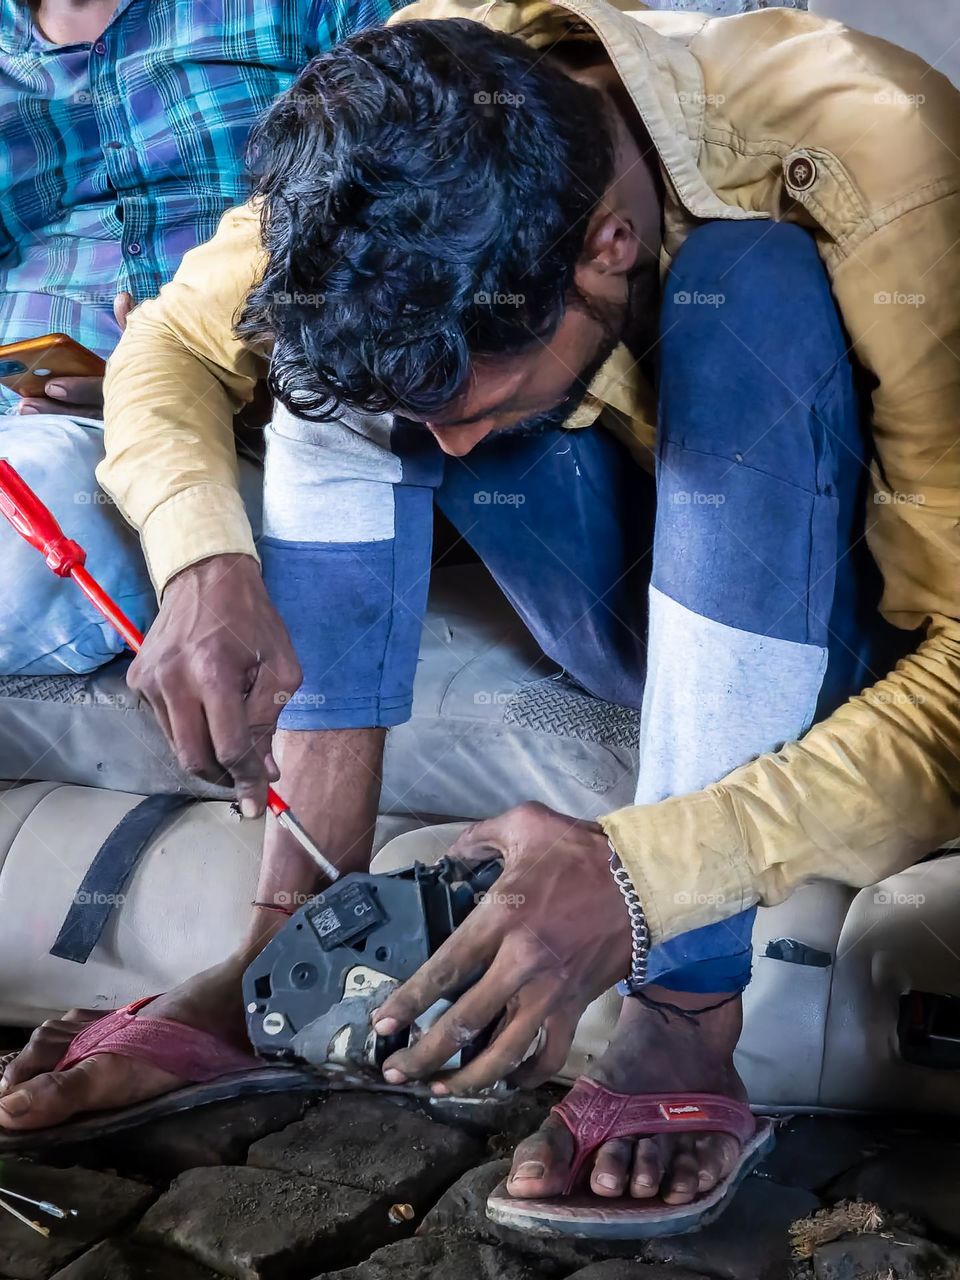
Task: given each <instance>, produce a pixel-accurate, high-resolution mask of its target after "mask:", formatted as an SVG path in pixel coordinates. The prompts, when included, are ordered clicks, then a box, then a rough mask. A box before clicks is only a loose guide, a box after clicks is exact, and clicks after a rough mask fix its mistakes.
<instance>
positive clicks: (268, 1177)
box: [138, 1166, 391, 1280]
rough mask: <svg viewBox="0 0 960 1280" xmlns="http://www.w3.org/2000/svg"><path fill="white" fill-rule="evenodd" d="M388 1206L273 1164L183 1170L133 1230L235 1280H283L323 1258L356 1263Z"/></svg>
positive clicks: (376, 1238) (385, 1233) (384, 1223)
mask: <svg viewBox="0 0 960 1280" xmlns="http://www.w3.org/2000/svg"><path fill="white" fill-rule="evenodd" d="M390 1229H391V1228H390V1223H389V1220H388V1218H387V1214H386V1209H385V1208H384V1206H383V1204H382V1202H381V1201H380V1200H378V1199H377V1198H376V1197H374V1196H371V1195H369V1194H367V1193H366V1192H363V1191H357V1190H356V1189H354V1188H353V1187H342V1186H337V1185H336V1184H334V1183H328V1182H319V1181H311V1180H309V1179H307V1178H297V1177H291V1176H290V1175H288V1174H283V1173H277V1172H275V1171H274V1170H272V1169H248V1168H244V1167H240V1168H236V1167H232V1166H224V1167H223V1168H219V1169H193V1170H191V1172H189V1173H185V1174H182V1175H181V1176H180V1177H179V1178H177V1179H176V1181H175V1182H174V1183H173V1185H172V1186H171V1187H170V1190H169V1191H168V1192H167V1193H166V1194H165V1195H164V1196H162V1197H161V1198H160V1199H159V1200H158V1201H157V1203H156V1204H155V1205H154V1206H153V1208H152V1209H150V1211H149V1212H148V1213H147V1215H146V1216H145V1218H144V1219H143V1221H142V1222H141V1224H140V1227H139V1229H138V1236H140V1237H141V1238H142V1239H144V1240H156V1241H159V1242H160V1243H161V1244H163V1245H166V1246H168V1247H170V1248H173V1249H182V1250H183V1252H184V1253H186V1254H188V1255H189V1256H190V1257H191V1258H194V1259H195V1260H196V1261H197V1262H200V1263H203V1264H204V1265H205V1266H208V1267H212V1268H213V1270H215V1271H219V1272H220V1273H221V1274H222V1275H226V1276H235V1277H236V1280H287V1278H288V1277H290V1276H297V1275H304V1274H309V1270H310V1269H314V1268H316V1266H318V1265H319V1264H320V1263H321V1262H326V1261H327V1260H333V1261H335V1262H336V1263H337V1265H342V1264H344V1263H348V1262H356V1261H358V1260H359V1259H360V1258H362V1257H363V1256H364V1255H365V1254H366V1253H368V1252H369V1251H370V1250H371V1249H373V1248H374V1247H375V1246H376V1245H377V1244H378V1243H381V1242H383V1241H384V1240H385V1239H388V1238H389V1233H390Z"/></svg>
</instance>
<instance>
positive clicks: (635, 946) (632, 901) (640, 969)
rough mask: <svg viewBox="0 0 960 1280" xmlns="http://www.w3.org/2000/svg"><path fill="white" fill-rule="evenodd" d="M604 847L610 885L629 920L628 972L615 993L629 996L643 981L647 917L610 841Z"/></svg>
mask: <svg viewBox="0 0 960 1280" xmlns="http://www.w3.org/2000/svg"><path fill="white" fill-rule="evenodd" d="M607 844H608V845H609V846H610V872H611V874H612V876H613V879H614V883H615V884H616V886H617V888H618V889H619V890H620V892H621V893H622V894H623V900H624V902H625V903H626V905H627V915H628V916H629V917H630V937H631V949H630V973H629V974H628V975H627V977H626V978H624V979H623V981H622V982H618V983H617V991H618V992H619V994H620V995H622V996H633V995H636V994H637V992H638V991H639V990H640V988H641V987H643V986H645V985H646V982H647V961H648V959H649V957H650V930H649V929H648V928H647V917H646V915H645V914H644V910H643V903H642V902H641V901H640V895H639V894H638V893H637V891H636V889H635V888H634V887H633V881H632V880H631V879H630V875H629V873H628V872H627V870H626V869H625V867H624V866H623V864H622V863H621V861H620V855H619V853H617V851H616V849H615V848H614V847H613V841H612V840H608V841H607Z"/></svg>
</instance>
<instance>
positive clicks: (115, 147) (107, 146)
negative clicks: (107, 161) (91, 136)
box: [103, 142, 123, 151]
mask: <svg viewBox="0 0 960 1280" xmlns="http://www.w3.org/2000/svg"><path fill="white" fill-rule="evenodd" d="M103 146H104V150H105V151H119V150H120V148H121V147H122V146H123V143H122V142H105V143H104V144H103Z"/></svg>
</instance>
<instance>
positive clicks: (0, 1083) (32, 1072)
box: [0, 1009, 103, 1094]
mask: <svg viewBox="0 0 960 1280" xmlns="http://www.w3.org/2000/svg"><path fill="white" fill-rule="evenodd" d="M102 1017H103V1014H102V1013H97V1012H96V1011H94V1010H92V1009H71V1010H70V1012H69V1013H66V1014H64V1016H63V1017H62V1018H51V1019H50V1020H49V1021H47V1022H44V1023H43V1024H42V1025H41V1026H39V1027H37V1029H36V1031H34V1033H33V1035H32V1036H31V1037H30V1039H29V1040H28V1041H27V1044H26V1045H25V1046H24V1048H23V1049H22V1050H21V1051H20V1053H18V1054H17V1056H16V1057H15V1058H14V1059H13V1061H12V1062H10V1063H9V1064H8V1066H7V1068H6V1070H5V1071H4V1073H3V1078H2V1080H0V1094H4V1093H7V1092H8V1091H9V1090H10V1089H13V1088H14V1087H15V1086H16V1085H18V1084H23V1083H24V1081H26V1080H32V1079H33V1078H34V1076H38V1075H42V1074H43V1073H44V1072H47V1071H52V1070H53V1069H54V1067H55V1066H56V1065H57V1063H58V1062H59V1061H60V1059H61V1058H62V1057H63V1055H64V1054H65V1053H66V1052H67V1050H68V1049H69V1048H70V1045H71V1044H72V1042H73V1040H74V1039H75V1038H76V1036H77V1035H79V1033H80V1032H81V1031H82V1030H83V1029H84V1027H86V1026H89V1024H90V1023H91V1022H95V1021H96V1020H97V1019H98V1018H102Z"/></svg>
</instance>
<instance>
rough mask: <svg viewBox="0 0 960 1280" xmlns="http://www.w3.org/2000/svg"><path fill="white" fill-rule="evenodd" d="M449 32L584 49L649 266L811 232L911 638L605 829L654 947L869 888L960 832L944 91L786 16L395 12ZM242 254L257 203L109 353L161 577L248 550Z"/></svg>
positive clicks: (951, 106) (460, 8)
mask: <svg viewBox="0 0 960 1280" xmlns="http://www.w3.org/2000/svg"><path fill="white" fill-rule="evenodd" d="M452 16H464V17H468V18H472V19H475V20H476V21H478V22H483V23H487V24H489V25H491V26H495V27H497V28H499V29H501V30H504V31H508V32H513V33H516V34H517V35H518V36H521V37H522V38H523V39H525V40H528V41H530V42H531V43H532V44H534V45H536V46H538V47H544V46H546V45H547V44H549V43H551V42H552V41H554V40H555V39H557V38H558V37H561V36H562V37H564V38H579V39H600V40H601V41H602V42H603V44H604V45H605V46H606V49H607V51H608V53H609V55H610V57H611V59H612V60H613V63H614V65H615V66H616V68H617V69H618V71H619V73H620V74H621V76H622V77H623V80H624V82H625V84H626V86H627V88H628V90H629V92H630V94H631V96H632V99H633V101H634V103H635V104H636V107H637V109H638V111H639V112H640V115H641V116H642V118H643V121H644V124H645V125H646V128H647V130H648V132H649V134H650V136H651V138H652V139H653V142H654V144H655V146H656V148H657V151H658V152H659V156H660V163H661V166H662V171H663V176H664V179H665V186H666V210H665V245H664V265H665V266H666V265H667V264H668V263H669V261H670V259H671V257H672V255H673V254H675V253H676V251H677V248H678V247H679V245H680V244H681V243H682V241H683V239H684V237H685V236H686V235H687V234H688V233H689V232H690V230H691V229H692V228H693V227H695V226H696V225H698V223H700V222H701V221H702V220H703V219H739V218H767V219H770V218H775V219H781V220H788V221H792V222H797V223H800V224H801V225H803V226H805V227H807V228H809V229H810V231H811V232H812V233H813V235H814V236H815V237H816V241H817V244H818V246H819V250H820V253H821V256H822V259H823V262H824V264H825V266H826V269H827V271H828V272H829V275H830V278H831V281H832V284H833V289H834V293H835V296H836V299H837V302H838V305H839V307H840V310H841V312H842V315H843V319H844V322H845V325H846V329H847V332H848V333H849V336H850V342H851V344H852V347H853V349H854V351H855V353H856V357H857V359H858V360H859V362H860V364H861V365H862V366H863V367H864V368H865V369H866V371H867V372H868V374H869V375H870V376H871V378H872V380H873V383H874V387H873V437H874V441H875V445H876V461H875V464H874V466H873V471H872V476H873V493H872V494H871V498H870V502H869V508H868V526H869V533H868V537H869V541H870V545H871V547H872V549H873V553H874V555H875V556H876V558H877V560H878V562H879V564H880V566H881V569H882V571H883V574H884V580H885V593H884V597H883V605H882V608H883V612H884V614H885V616H886V617H887V618H888V619H889V620H890V621H891V622H892V623H894V624H895V625H897V626H898V627H902V628H907V629H916V632H917V648H916V651H915V653H914V654H913V655H912V656H911V657H909V658H907V659H906V660H904V661H903V662H901V663H900V665H899V666H898V667H897V669H896V671H895V672H893V673H892V674H891V675H890V676H888V678H886V679H884V680H882V681H881V682H880V683H879V684H877V685H875V686H874V687H873V688H870V689H867V690H865V691H864V692H863V694H862V695H860V696H859V697H856V698H854V699H853V700H852V701H850V702H849V703H848V704H846V705H845V706H844V707H842V708H841V709H840V710H839V711H837V712H836V713H835V714H834V715H832V716H831V717H830V718H829V719H828V720H826V721H824V722H822V723H821V724H819V725H817V726H816V727H815V728H813V729H812V730H810V732H809V733H808V734H807V735H806V736H805V737H804V738H803V739H802V740H801V741H799V742H797V743H793V744H790V745H788V746H786V747H784V748H783V749H782V750H781V751H779V752H777V753H775V754H771V755H766V756H762V757H761V758H759V759H757V760H754V761H752V762H751V763H749V764H747V765H745V766H743V767H742V768H740V769H737V770H736V771H735V772H733V773H731V774H730V775H729V776H728V777H726V778H724V779H723V780H722V781H720V782H718V783H717V784H716V785H714V786H711V787H708V788H706V789H705V790H704V791H700V792H697V793H695V794H691V795H685V796H680V797H677V798H674V799H670V800H667V801H664V802H663V803H661V804H657V805H650V806H642V807H634V808H629V809H622V810H620V811H618V812H617V813H612V814H610V815H608V816H607V817H606V818H605V819H604V826H605V828H606V830H607V832H608V834H609V835H610V836H611V838H612V840H613V842H614V844H615V845H616V847H617V849H618V850H619V851H620V854H621V856H622V858H623V861H624V863H625V864H626V866H627V867H628V869H629V871H630V872H631V874H632V876H633V879H634V882H635V884H636V886H637V888H638V890H639V892H640V894H641V896H642V898H643V900H644V903H645V905H646V909H647V913H648V917H649V921H650V924H651V928H652V932H653V935H654V937H655V938H657V939H662V938H665V937H668V936H672V935H674V934H676V933H679V932H682V931H683V930H685V929H689V928H692V927H695V926H698V925H701V924H704V923H706V922H707V921H709V920H710V919H712V918H714V917H716V916H717V915H721V914H732V913H733V912H736V911H738V910H740V909H741V908H742V907H743V906H746V905H748V904H751V903H754V902H756V901H762V902H765V903H773V902H777V901H779V900H781V899H782V898H783V897H785V896H786V895H787V894H788V893H789V892H790V890H791V889H792V888H793V887H794V886H796V885H797V884H798V883H800V882H801V881H803V880H806V879H808V878H810V877H814V876H822V877H829V878H832V879H837V880H842V881H845V882H847V883H848V884H851V885H866V884H870V883H872V882H874V881H876V880H878V879H881V878H882V877H883V876H885V875H887V874H889V873H890V872H892V871H894V870H897V869H900V868H902V867H904V866H906V865H908V864H909V863H911V862H912V861H915V860H916V859H917V858H918V857H919V856H921V855H924V854H926V853H927V852H928V851H929V850H931V849H932V848H934V847H936V846H937V844H938V843H939V842H941V841H943V840H944V839H947V838H951V837H954V836H956V835H958V834H960V805H958V799H960V323H958V321H960V195H958V187H960V98H958V96H957V95H956V94H955V93H954V91H953V90H952V89H951V87H950V85H949V84H948V83H947V82H946V81H945V80H944V79H943V78H942V77H941V76H939V75H938V74H937V73H936V72H934V71H932V70H931V69H930V68H928V67H927V66H926V64H924V63H923V62H921V61H920V60H919V59H917V58H915V57H913V56H912V55H910V54H907V53H905V52H903V51H902V50H899V49H897V48H895V47H893V46H891V45H888V44H885V43H884V42H882V41H878V40H875V39H873V38H870V37H868V36H864V35H860V34H857V33H854V32H851V31H848V30H846V29H845V28H843V27H841V26H838V25H836V24H834V23H828V22H823V21H821V20H818V19H816V18H814V17H811V16H809V15H807V14H804V13H800V12H796V11H794V10H789V9H769V10H765V11H761V12H757V13H751V14H745V15H743V16H741V17H734V18H720V19H712V20H711V19H707V18H705V17H703V16H701V15H689V14H675V13H659V12H647V11H645V10H641V11H637V12H629V13H628V12H623V11H621V10H620V9H618V8H615V7H613V6H612V5H610V4H607V3H604V2H603V0H563V2H562V3H556V4H554V3H550V2H549V0H529V2H525V0H518V2H514V0H492V2H491V3H489V4H485V5H481V6H470V5H468V4H466V3H463V2H461V0H422V2H421V3H419V4H415V5H413V6H411V7H410V8H407V9H404V10H403V11H402V12H401V13H400V14H398V15H396V16H395V17H394V19H393V20H394V21H403V20H406V19H408V18H443V17H452ZM260 262H261V250H260V246H259V237H258V229H257V220H256V215H255V212H254V211H253V210H251V209H250V208H249V207H247V208H242V209H240V210H234V211H232V212H231V213H229V214H227V215H226V216H225V218H224V219H223V222H222V224H221V227H220V230H219V231H218V233H217V235H216V236H215V237H214V239H213V240H211V241H210V242H209V243H208V244H206V245H203V246H201V247H199V248H197V249H195V250H193V251H192V252H191V253H188V254H187V256H186V257H185V259H184V261H183V265H182V267H181V269H180V271H179V272H178V274H177V276H176V278H175V280H174V281H173V282H172V283H171V284H170V285H168V286H167V287H166V288H165V289H164V290H163V291H162V293H161V294H160V297H159V298H158V299H157V300H155V301H152V302H147V303H145V304H144V305H143V306H142V307H140V308H139V309H138V310H137V311H136V312H135V313H134V314H133V316H132V318H131V320H130V324H129V328H128V330H127V332H126V334H125V336H124V338H123V340H122V341H121V343H120V345H119V347H118V349H117V352H116V354H115V356H114V357H113V359H112V360H111V362H110V368H109V373H108V379H107V421H106V440H107V460H106V461H105V463H104V464H103V465H102V467H101V469H100V479H101V481H102V483H103V485H104V487H105V488H106V489H107V490H108V491H109V492H110V493H111V494H112V495H113V496H114V497H115V499H116V501H117V502H118V504H119V506H120V508H121V510H122V511H124V512H125V513H126V515H127V517H128V518H129V519H130V520H131V522H132V523H133V524H134V525H136V526H137V527H138V528H139V529H140V530H141V533H142V537H143V543H144V547H145V551H146V556H147V560H148V562H149V565H150V568H151V572H152V574H153V577H154V581H155V583H156V585H157V587H158V588H162V587H163V585H164V583H165V582H166V581H167V580H168V579H169V577H170V576H171V575H172V574H174V573H176V572H177V571H178V570H179V569H182V568H184V567H185V566H187V565H188V564H191V563H193V562H195V561H197V560H200V559H202V558H204V557H207V556H211V555H215V554H217V553H221V552H248V553H250V554H253V553H254V548H253V542H252V538H251V534H250V530H249V527H248V525H247V521H246V518H245V516H244V514H243V508H242V506H241V503H240V499H239V497H238V495H237V467H236V458H235V450H234V442H233V433H232V418H233V415H234V413H235V411H236V410H237V409H238V408H240V407H241V406H242V405H243V404H244V403H245V402H246V401H248V400H249V399H250V398H251V395H252V393H253V389H254V386H255V383H256V381H257V380H258V379H260V378H262V377H263V376H264V374H265V372H266V368H267V361H266V358H265V357H264V355H263V354H262V353H261V354H257V353H255V352H253V351H251V350H249V349H247V348H246V347H244V346H242V345H241V344H240V343H239V342H238V341H237V340H236V339H235V338H234V337H233V335H232V323H233V319H234V316H235V314H236V312H237V309H238V307H239V305H240V303H241V301H242V299H243V297H244V295H245V293H246V291H247V290H248V289H249V287H250V285H251V284H252V282H253V281H254V279H255V278H256V275H257V272H258V270H259V268H260ZM783 306H784V307H785V308H788V307H789V306H790V298H789V297H784V299H783ZM592 390H593V392H594V396H593V399H592V402H591V406H590V407H591V410H592V414H593V416H596V414H597V413H598V412H602V415H603V420H604V421H605V422H608V423H609V424H610V425H611V426H613V427H615V428H616V429H618V430H620V431H621V432H622V431H627V432H628V433H629V434H630V435H631V436H632V437H633V438H634V440H635V441H636V443H637V445H638V447H639V448H641V449H642V448H643V447H645V446H646V447H648V446H649V445H650V444H651V443H652V439H653V427H652V424H651V421H650V411H649V410H650V405H651V403H652V397H651V394H650V389H649V388H648V387H644V385H643V384H642V382H641V380H640V379H639V377H638V376H637V373H636V371H635V370H633V369H631V368H630V367H629V361H628V360H626V359H625V358H624V353H623V352H622V351H621V352H620V353H618V354H617V355H616V356H615V357H614V358H613V360H612V361H611V364H610V365H608V366H607V368H605V369H604V370H603V371H602V373H601V376H600V378H598V381H597V382H596V383H595V384H594V386H593V388H592ZM744 411H745V412H749V406H745V409H744ZM581 421H582V419H581ZM569 425H571V426H573V425H579V421H578V422H573V421H571V423H570V424H569Z"/></svg>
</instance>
